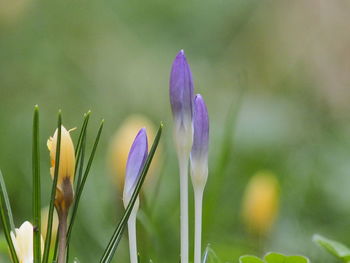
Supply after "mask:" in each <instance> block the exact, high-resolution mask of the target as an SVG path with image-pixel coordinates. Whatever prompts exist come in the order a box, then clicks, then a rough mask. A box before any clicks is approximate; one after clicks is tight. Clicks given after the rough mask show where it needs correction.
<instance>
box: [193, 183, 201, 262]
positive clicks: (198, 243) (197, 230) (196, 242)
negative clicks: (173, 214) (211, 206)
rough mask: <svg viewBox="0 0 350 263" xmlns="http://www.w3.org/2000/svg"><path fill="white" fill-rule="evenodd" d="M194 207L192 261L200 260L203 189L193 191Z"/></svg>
mask: <svg viewBox="0 0 350 263" xmlns="http://www.w3.org/2000/svg"><path fill="white" fill-rule="evenodd" d="M194 202H195V203H194V209H195V232H194V263H200V262H201V254H202V206H203V190H202V189H201V190H196V191H195V193H194Z"/></svg>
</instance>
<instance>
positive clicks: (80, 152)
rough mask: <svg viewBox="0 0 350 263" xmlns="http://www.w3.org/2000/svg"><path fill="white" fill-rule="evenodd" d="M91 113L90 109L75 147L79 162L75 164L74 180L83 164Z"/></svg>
mask: <svg viewBox="0 0 350 263" xmlns="http://www.w3.org/2000/svg"><path fill="white" fill-rule="evenodd" d="M90 114H91V111H88V112H87V113H85V114H84V117H83V125H82V126H81V131H80V133H79V137H78V142H77V147H76V148H75V159H76V160H77V163H76V165H75V176H74V181H75V180H76V179H77V176H76V173H77V169H78V167H81V166H82V165H81V160H82V159H83V158H82V157H81V155H83V154H84V139H85V138H86V129H87V125H88V123H89V119H90ZM79 175H81V174H79ZM79 179H81V176H80V177H79V176H78V181H77V187H76V189H78V188H79V183H80V181H79Z"/></svg>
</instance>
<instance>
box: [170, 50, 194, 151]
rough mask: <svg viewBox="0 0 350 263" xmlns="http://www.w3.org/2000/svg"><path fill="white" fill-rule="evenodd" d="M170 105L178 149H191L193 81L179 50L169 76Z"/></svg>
mask: <svg viewBox="0 0 350 263" xmlns="http://www.w3.org/2000/svg"><path fill="white" fill-rule="evenodd" d="M169 85H170V103H171V109H172V112H173V118H174V122H175V141H176V143H177V146H178V147H180V148H183V147H185V148H186V150H189V151H190V149H191V145H192V111H193V105H192V104H193V80H192V73H191V69H190V66H189V64H188V63H187V60H186V57H185V52H184V51H183V50H181V51H180V52H179V53H178V54H177V56H176V58H175V60H174V62H173V66H172V69H171V74H170V84H169Z"/></svg>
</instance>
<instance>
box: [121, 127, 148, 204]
mask: <svg viewBox="0 0 350 263" xmlns="http://www.w3.org/2000/svg"><path fill="white" fill-rule="evenodd" d="M147 155H148V141H147V133H146V129H145V128H142V129H141V130H140V131H139V132H138V134H137V135H136V138H135V140H134V142H133V144H132V146H131V149H130V152H129V156H128V161H127V163H126V174H125V183H124V192H123V202H124V206H125V208H126V207H127V206H128V204H129V201H130V199H131V196H132V194H133V192H134V190H135V187H136V184H137V180H138V178H139V176H140V175H141V171H142V169H143V166H144V164H145V162H146V159H147ZM135 207H137V208H138V201H137V202H136V203H135V206H134V209H137V208H135Z"/></svg>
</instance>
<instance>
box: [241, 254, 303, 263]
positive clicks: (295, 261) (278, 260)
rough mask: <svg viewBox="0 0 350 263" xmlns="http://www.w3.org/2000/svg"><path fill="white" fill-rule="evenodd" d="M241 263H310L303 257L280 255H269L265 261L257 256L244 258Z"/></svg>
mask: <svg viewBox="0 0 350 263" xmlns="http://www.w3.org/2000/svg"><path fill="white" fill-rule="evenodd" d="M239 262H240V263H309V260H308V259H307V258H306V257H303V256H286V255H283V254H279V253H272V252H270V253H267V254H266V255H265V257H264V260H261V259H260V258H258V257H256V256H250V255H246V256H242V257H240V258H239Z"/></svg>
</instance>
